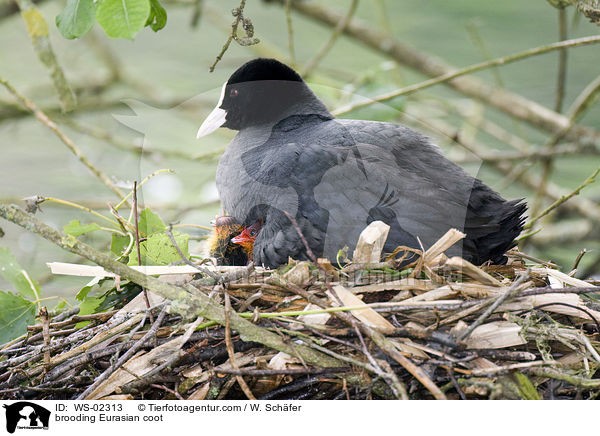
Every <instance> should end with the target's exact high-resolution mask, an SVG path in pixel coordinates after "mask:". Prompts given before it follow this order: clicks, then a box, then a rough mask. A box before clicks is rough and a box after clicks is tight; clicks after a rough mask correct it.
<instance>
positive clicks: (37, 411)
mask: <svg viewBox="0 0 600 436" xmlns="http://www.w3.org/2000/svg"><path fill="white" fill-rule="evenodd" d="M3 407H4V408H5V409H6V410H5V413H6V431H8V432H9V433H14V432H15V430H16V429H19V430H21V429H26V430H48V423H49V422H50V411H49V410H48V409H45V408H44V407H42V406H39V405H37V404H35V403H30V402H29V401H19V402H17V403H13V404H10V405H3Z"/></svg>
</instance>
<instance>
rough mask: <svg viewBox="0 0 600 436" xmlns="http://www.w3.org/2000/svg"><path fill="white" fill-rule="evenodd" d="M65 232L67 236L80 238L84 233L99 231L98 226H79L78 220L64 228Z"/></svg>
mask: <svg viewBox="0 0 600 436" xmlns="http://www.w3.org/2000/svg"><path fill="white" fill-rule="evenodd" d="M64 230H65V232H67V233H68V234H69V235H73V236H76V237H77V236H80V235H83V234H85V233H89V232H93V231H94V230H100V226H99V225H98V224H96V223H91V224H81V223H80V222H79V220H74V221H71V222H70V223H69V224H67V225H66V226H65V228H64Z"/></svg>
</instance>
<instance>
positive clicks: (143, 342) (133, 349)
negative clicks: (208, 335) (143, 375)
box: [77, 306, 167, 400]
mask: <svg viewBox="0 0 600 436" xmlns="http://www.w3.org/2000/svg"><path fill="white" fill-rule="evenodd" d="M148 313H149V312H148ZM166 314H167V310H166V306H164V307H163V309H162V310H161V312H160V314H159V315H158V318H156V322H154V323H153V324H152V327H150V328H149V329H148V331H147V332H146V334H145V335H144V336H142V337H141V338H140V339H139V340H138V341H137V342H136V343H135V344H134V345H133V346H132V347H131V348H130V349H129V350H127V351H126V352H125V354H123V355H122V356H121V357H120V358H119V360H117V361H116V362H115V363H114V365H111V366H110V367H109V368H108V369H107V370H106V371H104V372H103V373H102V374H100V375H99V376H98V377H96V379H95V380H94V383H92V384H91V385H90V386H88V387H87V389H86V390H85V391H83V392H82V393H81V394H80V395H79V396H78V397H77V399H78V400H84V399H85V398H86V397H87V396H88V395H90V394H91V393H92V392H93V391H94V389H96V387H97V386H99V385H100V384H101V383H103V382H104V380H106V379H107V378H108V377H110V375H111V374H112V373H114V372H115V371H116V370H117V369H119V368H120V367H121V366H123V365H124V364H125V363H126V362H127V361H128V360H129V359H130V358H131V357H132V356H133V355H134V354H135V353H137V351H138V350H139V349H140V348H142V347H143V346H144V345H146V343H148V342H149V341H150V340H152V339H154V338H155V336H156V332H157V331H158V328H159V327H160V325H161V324H162V322H163V320H164V319H165V316H166Z"/></svg>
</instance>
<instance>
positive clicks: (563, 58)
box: [554, 7, 568, 113]
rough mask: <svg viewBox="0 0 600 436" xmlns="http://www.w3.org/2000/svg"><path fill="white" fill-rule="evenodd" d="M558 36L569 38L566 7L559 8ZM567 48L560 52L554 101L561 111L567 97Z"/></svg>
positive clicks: (561, 38)
mask: <svg viewBox="0 0 600 436" xmlns="http://www.w3.org/2000/svg"><path fill="white" fill-rule="evenodd" d="M558 38H559V41H565V40H566V39H567V10H566V8H564V7H559V8H558ZM567 53H568V52H567V49H566V48H562V49H560V50H559V52H558V75H557V78H556V100H555V102H554V111H555V112H558V113H560V112H561V111H562V105H563V101H564V98H565V84H566V78H567Z"/></svg>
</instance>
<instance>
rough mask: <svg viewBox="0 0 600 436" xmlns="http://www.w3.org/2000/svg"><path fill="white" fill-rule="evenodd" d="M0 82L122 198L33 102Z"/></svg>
mask: <svg viewBox="0 0 600 436" xmlns="http://www.w3.org/2000/svg"><path fill="white" fill-rule="evenodd" d="M0 84H2V85H3V86H4V87H5V88H6V89H7V90H8V92H10V93H11V94H12V95H13V96H14V97H15V98H16V99H17V100H18V101H19V102H20V103H21V104H22V105H23V106H25V107H26V108H27V109H28V110H29V111H31V112H32V113H33V115H35V117H36V118H37V119H38V120H39V121H41V122H42V124H44V125H45V126H46V127H48V128H49V129H50V130H52V131H53V132H54V134H55V135H56V136H58V138H59V139H60V140H61V141H62V142H63V143H64V144H65V145H66V146H67V148H68V149H69V150H71V152H72V153H73V154H74V155H75V156H77V158H78V159H79V161H80V162H81V163H82V164H84V165H85V166H86V167H87V168H88V169H89V170H90V171H91V172H92V174H94V175H95V176H96V177H97V178H98V179H99V180H100V181H101V182H102V183H104V184H105V185H106V186H107V187H108V188H109V189H110V190H111V191H113V192H114V193H115V194H116V195H117V197H119V199H121V198H123V192H122V191H121V190H120V189H119V188H117V186H116V185H115V184H114V183H113V182H112V181H111V180H110V178H108V177H107V176H106V175H105V174H104V173H103V172H102V171H101V170H99V169H98V168H96V167H95V166H94V165H93V164H92V163H91V162H90V161H89V160H88V158H87V157H86V156H85V155H84V154H83V153H82V152H81V150H79V148H77V146H76V145H75V143H74V142H73V141H72V140H71V139H70V138H69V137H68V136H66V135H65V134H64V133H63V132H62V131H61V130H60V129H59V128H58V126H57V125H56V124H55V123H54V121H52V120H51V119H50V118H48V116H47V115H46V114H45V113H44V112H42V111H41V110H40V109H38V107H37V106H36V105H35V103H34V102H32V101H31V100H29V99H27V98H26V97H24V96H23V95H21V94H20V93H19V92H18V91H17V90H16V89H15V88H14V87H13V86H12V85H11V84H10V83H8V82H7V81H6V80H5V79H3V78H2V77H0Z"/></svg>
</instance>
